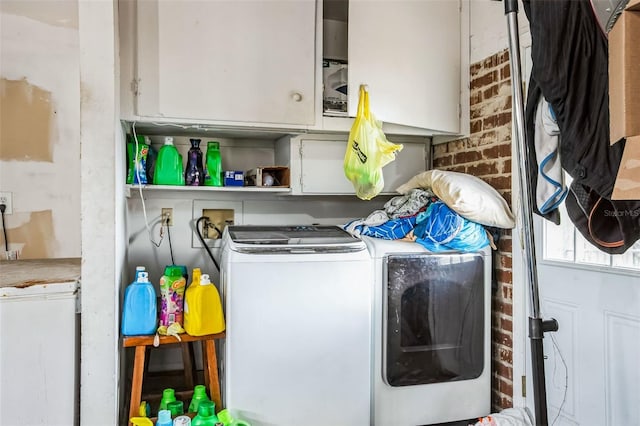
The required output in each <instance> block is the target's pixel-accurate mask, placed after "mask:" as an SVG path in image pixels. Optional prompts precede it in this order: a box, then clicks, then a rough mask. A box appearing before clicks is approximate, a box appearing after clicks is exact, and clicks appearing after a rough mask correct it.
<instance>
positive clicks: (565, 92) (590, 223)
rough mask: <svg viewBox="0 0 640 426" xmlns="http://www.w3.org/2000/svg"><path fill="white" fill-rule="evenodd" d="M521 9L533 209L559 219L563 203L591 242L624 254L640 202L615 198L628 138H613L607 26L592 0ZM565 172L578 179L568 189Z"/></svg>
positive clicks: (637, 223)
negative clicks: (525, 23)
mask: <svg viewBox="0 0 640 426" xmlns="http://www.w3.org/2000/svg"><path fill="white" fill-rule="evenodd" d="M613 3H623V1H617V2H616V1H614V2H613ZM624 3H626V2H624ZM523 6H524V10H525V13H526V15H527V18H528V19H529V25H530V29H531V57H532V61H533V66H532V69H531V75H530V78H529V91H528V95H527V104H526V111H525V116H526V117H525V122H526V136H527V138H526V139H527V145H528V149H527V167H528V169H529V170H530V176H531V177H532V185H531V186H530V192H531V193H530V194H529V196H530V199H531V200H536V205H535V207H534V211H535V213H537V214H539V215H540V216H542V217H544V218H546V219H548V220H550V221H552V222H554V223H556V224H559V223H560V214H559V212H558V210H557V208H558V206H560V205H561V204H562V202H563V201H564V202H565V204H566V207H567V212H568V214H569V218H570V219H571V221H572V222H573V223H574V225H575V226H576V228H577V229H578V231H580V233H581V234H582V235H583V236H584V237H585V238H586V239H587V240H588V241H589V242H590V243H591V244H593V245H594V246H595V247H597V248H599V249H600V250H602V251H604V252H606V253H610V254H619V253H624V252H625V251H626V250H627V249H628V248H629V247H631V246H632V245H633V244H634V243H635V242H636V241H637V240H638V239H640V200H626V201H616V200H612V199H611V195H612V192H613V186H614V183H615V181H616V176H617V173H618V169H619V167H620V161H621V159H622V153H623V151H624V148H625V140H620V141H610V134H609V120H610V115H609V105H608V103H609V75H608V61H609V59H608V41H607V34H606V31H605V30H604V29H603V27H602V26H601V25H599V22H598V17H597V16H596V13H595V11H594V8H593V7H592V2H591V1H590V0H554V1H549V0H523ZM610 9H611V10H613V9H614V8H610ZM616 9H617V8H616ZM610 142H617V143H615V144H613V145H611V143H610ZM562 170H564V171H566V172H567V173H568V174H569V175H570V176H571V177H572V179H573V181H572V183H571V185H570V186H569V187H567V185H566V184H565V183H564V180H563V171H562Z"/></svg>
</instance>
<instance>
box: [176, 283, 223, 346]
mask: <svg viewBox="0 0 640 426" xmlns="http://www.w3.org/2000/svg"><path fill="white" fill-rule="evenodd" d="M194 278H195V277H194ZM224 328H225V325H224V314H223V312H222V303H221V302H220V294H219V293H218V289H217V288H216V286H215V285H213V284H212V283H211V281H210V280H209V275H207V274H202V276H201V277H200V283H199V284H198V283H197V282H196V281H195V279H194V281H193V282H192V283H191V285H190V286H189V288H187V292H186V295H185V299H184V329H185V330H186V332H187V333H188V334H190V335H192V336H204V335H206V334H216V333H221V332H223V331H224Z"/></svg>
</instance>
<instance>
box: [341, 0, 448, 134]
mask: <svg viewBox="0 0 640 426" xmlns="http://www.w3.org/2000/svg"><path fill="white" fill-rule="evenodd" d="M460 29H461V26H460V5H459V2H458V1H455V0H428V1H416V0H387V1H370V0H349V35H348V39H349V45H348V48H349V73H348V87H349V100H348V105H349V115H350V116H355V113H356V109H357V106H358V88H359V86H360V84H366V85H368V86H369V93H370V98H371V101H370V103H371V111H372V112H373V113H374V114H375V115H376V117H377V118H378V119H380V120H382V121H384V122H388V123H396V124H401V125H406V126H413V127H419V128H424V129H433V130H437V131H445V132H458V131H459V128H460V119H459V115H458V114H459V113H458V108H459V104H460V58H461V55H460Z"/></svg>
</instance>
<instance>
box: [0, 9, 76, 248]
mask: <svg viewBox="0 0 640 426" xmlns="http://www.w3.org/2000/svg"><path fill="white" fill-rule="evenodd" d="M77 8H78V4H77V1H76V0H54V1H12V0H3V1H2V2H0V28H1V34H0V45H1V46H2V48H1V49H0V92H1V93H0V95H1V96H0V99H2V106H1V107H0V110H1V111H2V121H3V123H2V126H1V129H2V130H1V133H0V135H1V137H0V147H1V149H0V191H9V192H12V194H13V214H7V215H6V216H5V217H6V226H7V230H8V239H9V242H10V247H9V248H10V249H12V250H14V249H15V250H21V251H22V256H21V257H23V258H56V257H58V258H60V257H79V256H80V102H79V99H80V76H79V52H78V10H77Z"/></svg>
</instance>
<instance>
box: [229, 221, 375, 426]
mask: <svg viewBox="0 0 640 426" xmlns="http://www.w3.org/2000/svg"><path fill="white" fill-rule="evenodd" d="M220 281H221V284H222V288H221V290H222V297H223V303H224V308H225V315H226V325H227V330H226V339H225V341H224V342H223V346H224V350H222V351H221V352H222V371H221V378H222V382H223V386H222V389H223V401H224V406H225V408H227V409H229V410H230V412H231V413H232V415H233V416H234V417H236V418H239V419H243V420H246V421H248V422H249V423H251V425H253V426H260V425H278V426H294V425H295V426H299V425H305V426H313V425H318V426H320V425H321V426H326V425H350V426H358V425H363V426H365V425H369V424H370V389H371V309H372V299H373V277H372V267H371V257H370V256H369V252H368V251H367V248H366V245H365V244H364V242H362V241H361V240H359V239H357V238H354V237H352V236H351V235H349V234H348V233H346V232H344V231H343V230H342V229H340V228H339V227H336V226H288V227H282V226H230V227H227V228H226V229H225V231H224V233H223V242H222V261H221V275H220Z"/></svg>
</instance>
